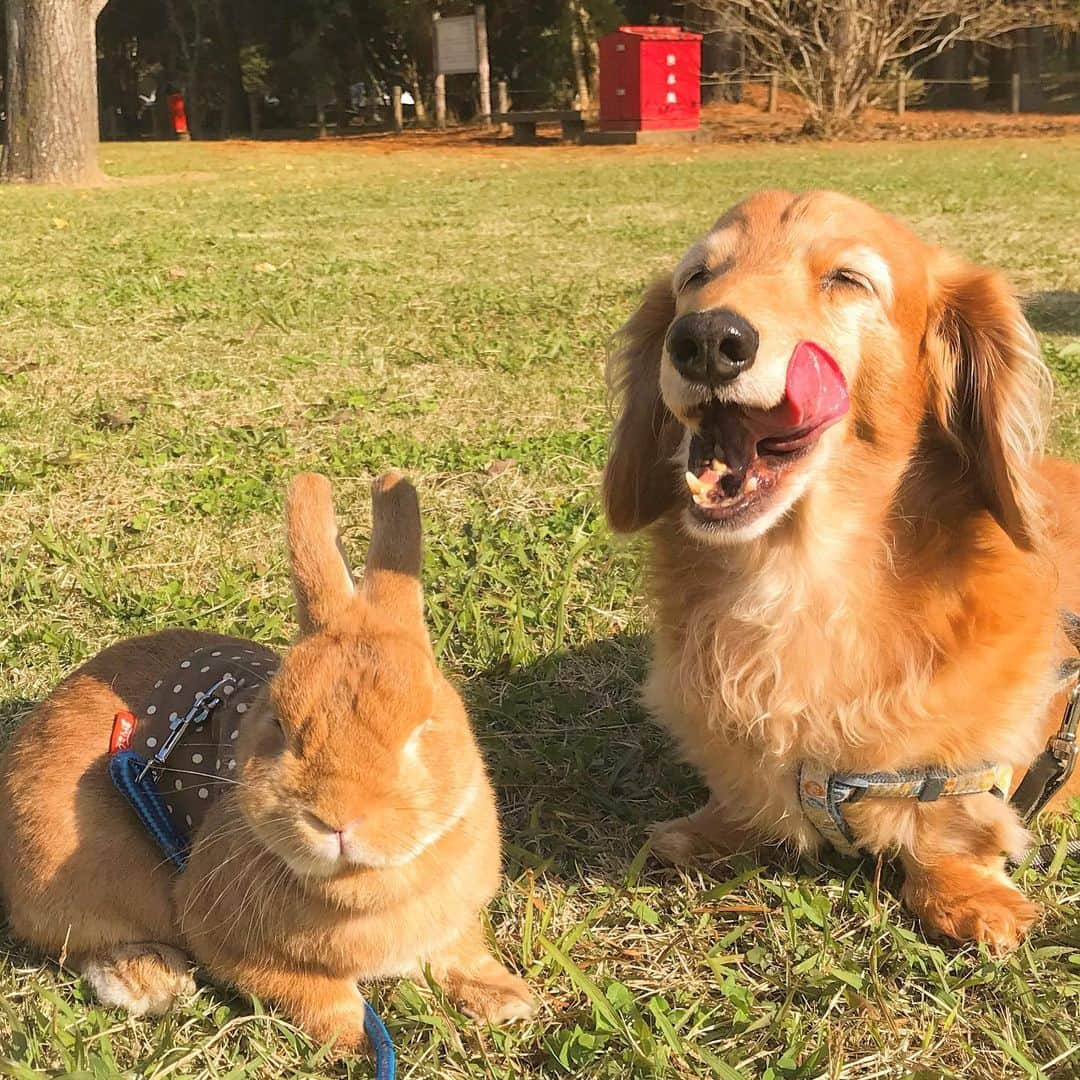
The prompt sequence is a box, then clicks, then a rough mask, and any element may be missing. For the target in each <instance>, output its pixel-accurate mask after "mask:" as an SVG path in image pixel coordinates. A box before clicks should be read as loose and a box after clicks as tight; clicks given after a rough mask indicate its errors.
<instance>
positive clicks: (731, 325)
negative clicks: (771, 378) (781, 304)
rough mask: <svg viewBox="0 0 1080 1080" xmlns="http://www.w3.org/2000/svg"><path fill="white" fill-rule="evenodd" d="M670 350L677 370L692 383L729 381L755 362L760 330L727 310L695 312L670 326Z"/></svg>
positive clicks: (669, 352) (710, 383) (668, 345)
mask: <svg viewBox="0 0 1080 1080" xmlns="http://www.w3.org/2000/svg"><path fill="white" fill-rule="evenodd" d="M667 350H668V355H669V356H670V357H671V362H672V363H673V364H674V365H675V370H676V371H678V372H679V374H680V375H682V377H683V378H684V379H688V380H689V381H690V382H695V383H703V384H704V385H705V386H716V385H717V384H719V383H725V382H730V381H731V380H732V379H734V378H735V376H736V375H738V374H740V373H741V372H743V371H745V370H746V369H747V368H748V367H750V365H751V364H753V362H754V357H755V356H757V350H758V333H757V331H756V330H755V329H754V328H753V327H752V326H751V325H750V324H749V323H748V322H747V321H746V320H745V319H744V318H743V317H742V316H741V315H736V314H735V312H734V311H729V310H728V309H727V308H713V309H712V310H710V311H695V312H692V313H691V314H690V315H683V316H682V317H681V318H679V319H676V320H675V322H673V323H672V324H671V328H670V329H669V330H668V333H667Z"/></svg>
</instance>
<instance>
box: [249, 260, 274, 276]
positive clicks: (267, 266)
mask: <svg viewBox="0 0 1080 1080" xmlns="http://www.w3.org/2000/svg"><path fill="white" fill-rule="evenodd" d="M251 269H252V270H254V271H255V273H256V274H273V273H275V272H276V271H277V267H276V266H275V265H274V264H273V263H268V262H261V263H256V264H255V265H254V266H253V267H252V268H251Z"/></svg>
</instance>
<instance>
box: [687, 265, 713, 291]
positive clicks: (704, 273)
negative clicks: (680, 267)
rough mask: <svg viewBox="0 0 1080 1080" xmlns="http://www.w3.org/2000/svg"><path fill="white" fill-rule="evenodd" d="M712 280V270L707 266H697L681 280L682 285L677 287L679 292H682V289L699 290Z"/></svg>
mask: <svg viewBox="0 0 1080 1080" xmlns="http://www.w3.org/2000/svg"><path fill="white" fill-rule="evenodd" d="M712 278H713V272H712V270H710V269H709V268H708V267H707V266H699V267H698V268H697V269H696V270H694V271H693V272H691V273H690V274H689V275H687V277H686V278H684V279H683V283H682V285H680V286H679V292H682V291H683V290H684V289H700V288H701V287H702V286H703V285H708V283H709V282H710V281H712Z"/></svg>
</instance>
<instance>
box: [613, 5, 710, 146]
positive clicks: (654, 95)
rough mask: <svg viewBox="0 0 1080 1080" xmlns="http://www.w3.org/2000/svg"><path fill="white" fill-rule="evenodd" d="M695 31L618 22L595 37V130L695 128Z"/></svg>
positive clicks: (698, 84)
mask: <svg viewBox="0 0 1080 1080" xmlns="http://www.w3.org/2000/svg"><path fill="white" fill-rule="evenodd" d="M700 119H701V34H694V33H691V32H690V31H688V30H680V29H679V28H678V27H677V26H620V27H619V29H618V30H616V31H614V32H613V33H611V34H605V35H604V36H603V37H602V38H601V39H600V130H601V131H659V130H664V129H671V128H683V129H686V128H696V127H697V126H698V124H699V123H700Z"/></svg>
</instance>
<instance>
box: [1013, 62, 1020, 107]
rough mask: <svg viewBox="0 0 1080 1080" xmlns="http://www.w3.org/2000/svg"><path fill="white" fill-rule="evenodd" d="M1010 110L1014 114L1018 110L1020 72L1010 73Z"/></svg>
mask: <svg viewBox="0 0 1080 1080" xmlns="http://www.w3.org/2000/svg"><path fill="white" fill-rule="evenodd" d="M1012 111H1013V115H1016V114H1017V113H1018V112H1019V111H1020V72H1019V71H1014V72H1013V74H1012Z"/></svg>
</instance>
